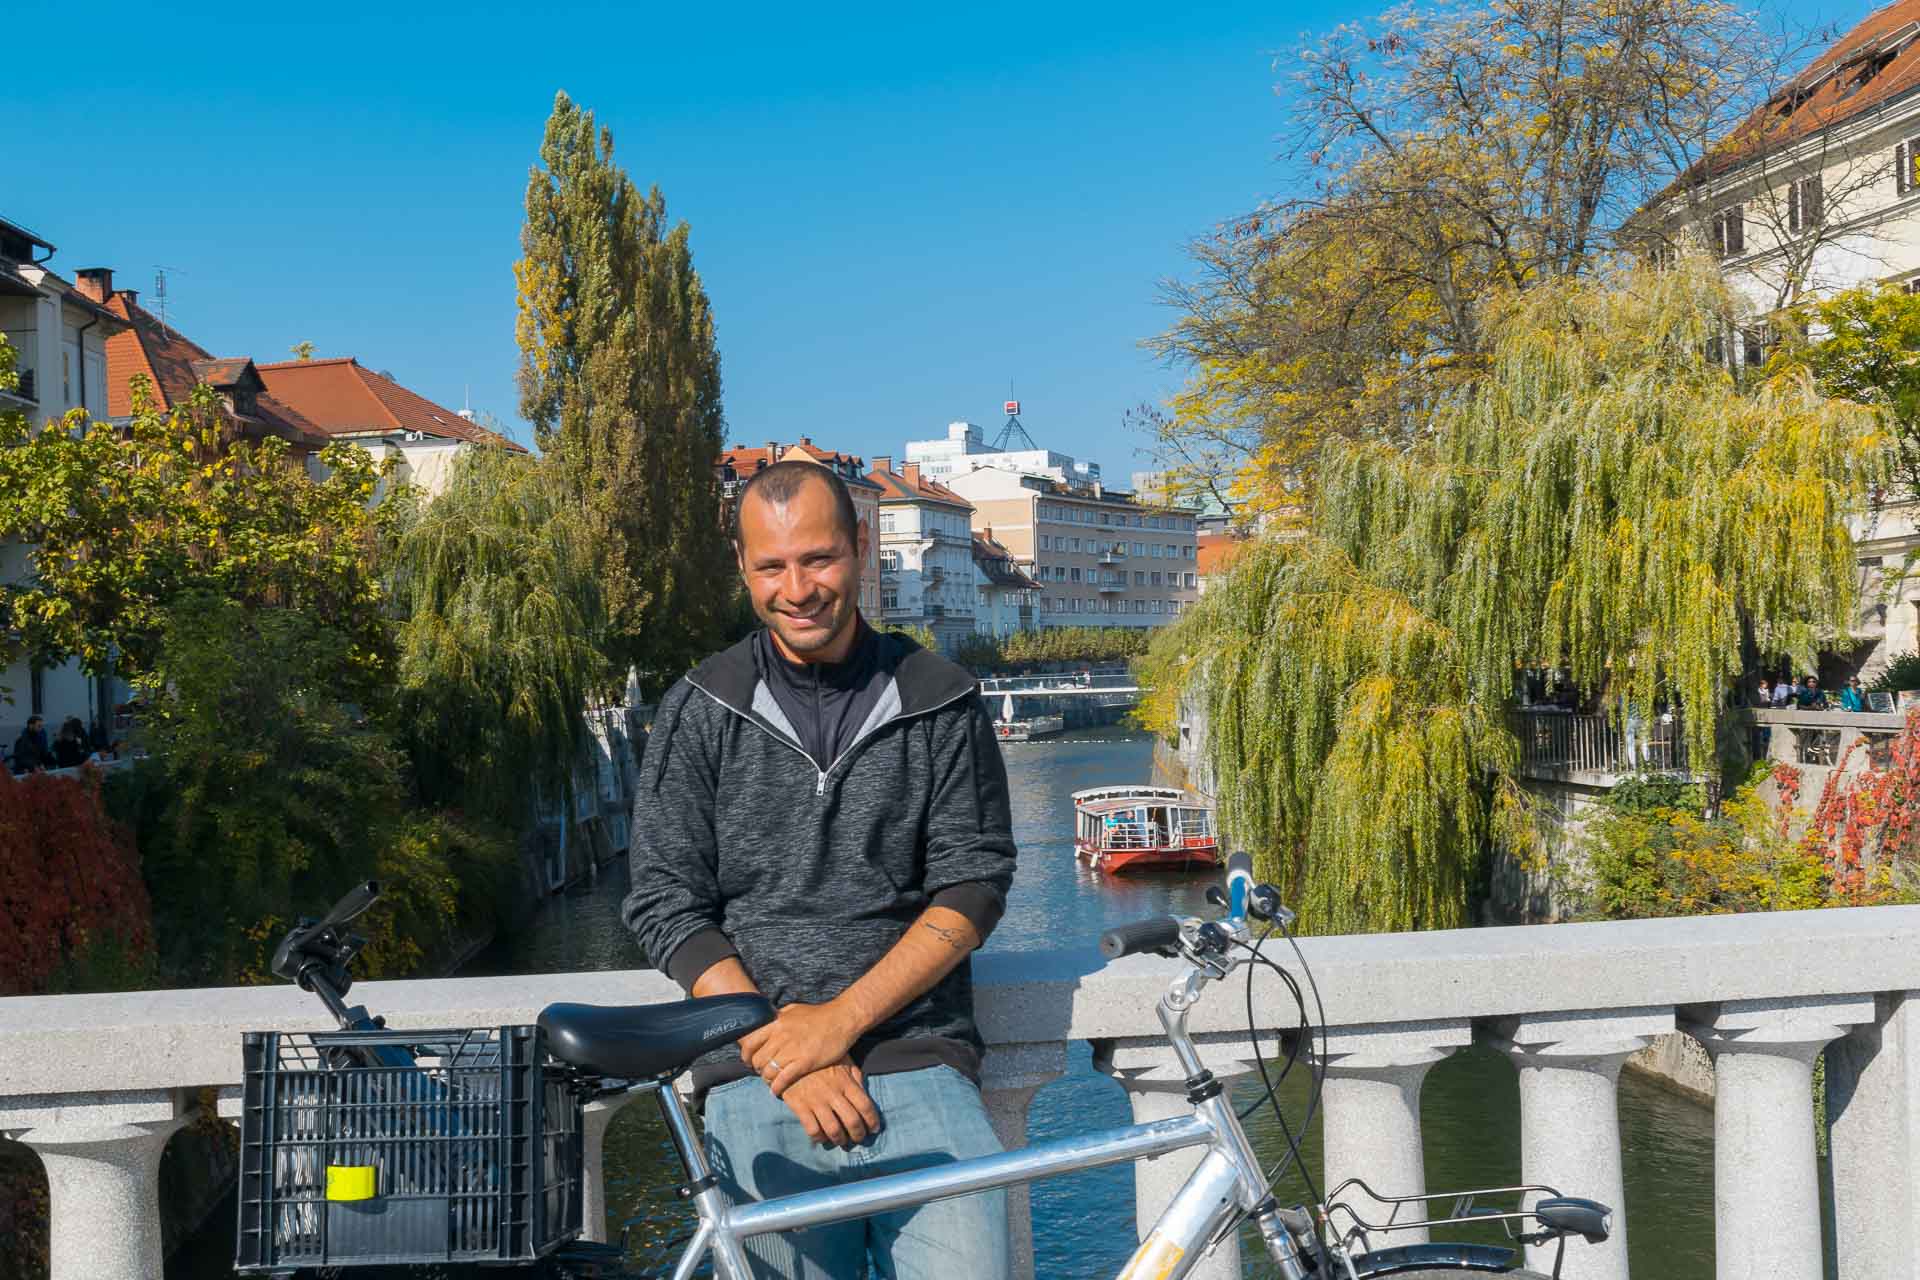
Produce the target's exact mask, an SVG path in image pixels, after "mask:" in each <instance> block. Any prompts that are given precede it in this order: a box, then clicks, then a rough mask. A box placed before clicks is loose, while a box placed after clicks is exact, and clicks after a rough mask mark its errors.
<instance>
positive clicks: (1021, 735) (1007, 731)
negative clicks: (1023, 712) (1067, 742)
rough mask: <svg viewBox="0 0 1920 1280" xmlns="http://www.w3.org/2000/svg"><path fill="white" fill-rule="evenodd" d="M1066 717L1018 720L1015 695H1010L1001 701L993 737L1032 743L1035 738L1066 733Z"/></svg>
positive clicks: (1005, 740) (1028, 717)
mask: <svg viewBox="0 0 1920 1280" xmlns="http://www.w3.org/2000/svg"><path fill="white" fill-rule="evenodd" d="M1066 727H1067V720H1066V717H1065V716H1027V717H1025V718H1024V719H1016V718H1015V717H1014V714H1013V695H1012V694H1008V695H1007V696H1006V697H1005V698H1003V699H1002V700H1001V703H1000V714H999V715H998V716H996V717H995V718H994V721H993V735H994V737H996V738H998V739H1000V741H1002V742H1031V741H1033V740H1034V739H1035V738H1045V737H1048V736H1049V735H1051V734H1056V733H1063V732H1065V731H1066Z"/></svg>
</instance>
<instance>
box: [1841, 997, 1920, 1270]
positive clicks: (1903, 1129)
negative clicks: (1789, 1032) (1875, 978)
mask: <svg viewBox="0 0 1920 1280" xmlns="http://www.w3.org/2000/svg"><path fill="white" fill-rule="evenodd" d="M1827 1136H1828V1141H1829V1143H1830V1144H1831V1149H1832V1153H1833V1159H1832V1170H1833V1213H1834V1247H1835V1252H1836V1254H1837V1255H1838V1257H1837V1261H1838V1262H1839V1266H1840V1277H1841V1280H1920V991H1901V992H1894V993H1892V994H1889V995H1882V996H1878V997H1876V998H1875V1000H1874V1020H1873V1022H1872V1023H1869V1024H1867V1025H1863V1026H1859V1027H1856V1028H1854V1030H1853V1031H1852V1032H1851V1033H1850V1034H1848V1035H1846V1036H1843V1037H1842V1038H1840V1039H1839V1040H1836V1041H1834V1042H1833V1043H1832V1044H1830V1045H1828V1046H1827Z"/></svg>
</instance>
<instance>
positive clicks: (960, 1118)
mask: <svg viewBox="0 0 1920 1280" xmlns="http://www.w3.org/2000/svg"><path fill="white" fill-rule="evenodd" d="M735 519H736V528H735V551H736V554H737V556H738V560H739V566H740V572H741V575H742V577H743V578H744V579H745V581H746V586H747V591H748V594H749V596H750V598H751V600H752V604H753V610H754V613H755V614H756V615H757V616H758V617H759V618H760V620H761V621H762V622H763V623H764V624H765V626H764V628H763V629H762V630H760V631H757V632H755V633H754V634H753V635H752V636H750V637H749V638H748V639H746V640H743V641H741V642H740V643H739V644H737V645H735V646H733V647H732V648H731V649H728V650H726V651H725V652H724V653H720V654H716V655H715V656H713V657H711V658H709V659H707V661H705V662H704V663H702V664H701V665H700V666H699V667H697V668H696V669H695V670H694V671H693V672H692V673H691V674H690V675H688V676H687V677H686V678H685V679H683V680H682V681H680V682H679V683H678V684H676V685H675V686H674V687H673V688H672V689H671V690H669V691H668V692H667V694H666V696H665V697H664V698H663V699H662V700H661V703H660V707H659V711H658V713H657V715H656V716H655V718H654V724H653V730H652V732H651V734H650V735H649V737H648V740H647V746H646V753H645V755H644V757H643V759H642V763H641V777H640V783H639V788H638V794H637V797H636V799H635V804H634V823H633V854H632V863H633V890H632V892H631V893H630V894H629V895H628V897H627V900H626V904H625V918H626V922H627V925H628V927H629V928H631V929H632V930H633V931H634V933H635V935H636V936H637V938H638V939H639V942H640V946H641V948H642V950H643V951H644V952H645V953H646V955H647V957H648V959H649V960H651V961H652V962H653V963H654V964H656V965H658V966H659V967H660V968H662V969H664V970H665V971H666V972H667V973H668V974H669V975H670V976H671V977H673V978H674V980H675V981H677V982H679V983H680V984H681V986H683V987H685V988H686V989H687V990H688V991H689V992H691V993H692V994H694V995H697V996H707V995H721V994H726V993H729V992H747V991H755V990H758V991H760V992H761V993H763V994H764V995H766V997H767V998H768V999H769V1000H771V1001H772V1002H773V1004H774V1005H775V1006H776V1007H777V1008H778V1009H779V1011H780V1012H779V1017H778V1019H777V1020H776V1021H775V1022H774V1023H773V1024H771V1025H770V1026H767V1027H764V1028H762V1029H760V1030H759V1031H756V1032H754V1033H753V1034H752V1035H750V1036H748V1037H747V1038H746V1039H744V1040H742V1041H741V1042H740V1045H739V1048H738V1049H737V1050H735V1049H731V1048H729V1049H725V1050H721V1051H719V1052H717V1053H714V1054H710V1055H708V1056H707V1057H706V1058H703V1059H702V1060H701V1061H700V1062H699V1063H697V1064H696V1065H695V1068H694V1086H695V1091H696V1094H697V1095H698V1096H701V1097H702V1098H703V1099H704V1105H705V1116H706V1134H707V1143H708V1147H709V1149H710V1153H711V1156H712V1159H713V1163H714V1167H715V1172H716V1175H717V1176H718V1177H719V1178H720V1181H721V1185H722V1186H723V1187H724V1188H725V1190H726V1191H727V1192H728V1194H729V1195H731V1196H733V1197H734V1198H735V1199H767V1198H770V1197H774V1196H779V1195H786V1194H791V1193H793V1192H797V1191H802V1190H808V1189H812V1188H815V1187H822V1186H830V1185H834V1184H837V1183H841V1182H844V1181H846V1180H848V1179H850V1178H858V1177H862V1176H868V1175H872V1174H877V1173H883V1172H891V1171H894V1170H899V1169H907V1168H914V1167H918V1166H923V1165H930V1164H943V1163H948V1162H950V1161H952V1160H956V1159H967V1158H971V1157H974V1156H979V1155H985V1154H989V1153H991V1152H994V1151H998V1150H999V1149H1000V1148H999V1144H998V1143H997V1142H996V1141H995V1139H994V1136H993V1131H992V1128H991V1127H990V1125H989V1124H988V1120H987V1114H986V1109H985V1107H984V1106H983V1105H982V1103H981V1100H980V1091H979V1086H978V1080H979V1067H980V1054H981V1049H982V1044H981V1040H980V1035H979V1032H978V1030H977V1029H976V1028H975V1026H974V1021H973V992H972V983H971V977H970V967H969V963H968V955H969V953H970V952H971V951H972V950H973V949H974V948H976V947H978V946H979V945H980V943H981V941H982V940H983V939H984V938H985V937H986V936H987V934H988V933H989V932H990V931H991V930H992V928H993V926H994V925H995V924H996V923H997V922H998V920H999V917H1000V913H1001V911H1002V910H1003V909H1004V907H1005V904H1006V893H1007V887H1008V885H1009V884H1010V883H1011V881H1012V878H1013V864H1014V848H1013V839H1012V834H1011V825H1012V824H1011V816H1010V813H1009V809H1008V802H1007V782H1006V769H1005V766H1004V765H1003V763H1002V762H1001V758H1000V748H999V744H998V743H997V742H996V741H995V738H994V733H993V720H992V717H991V716H990V715H989V714H988V712H987V709H986V707H985V705H984V704H983V703H982V702H981V700H980V695H979V693H978V691H977V689H976V687H975V684H974V681H973V680H972V678H971V677H970V676H968V675H967V674H966V672H964V671H962V670H961V669H960V668H959V667H956V666H954V665H953V664H952V663H950V662H948V661H946V660H945V659H944V658H941V657H939V656H938V655H936V654H933V653H930V652H927V651H925V650H923V649H920V648H918V647H917V646H915V645H914V644H913V643H912V642H910V641H907V640H905V639H904V638H902V637H898V636H893V635H881V634H879V633H876V632H875V631H873V630H872V629H871V628H870V627H868V626H867V624H866V622H865V620H864V619H862V618H861V616H860V611H859V608H858V606H857V601H858V599H859V590H860V567H861V565H862V564H863V563H864V562H865V560H866V548H867V537H868V535H867V531H866V530H865V529H864V528H861V527H860V525H859V523H858V521H857V519H856V517H855V515H854V510H853V503H852V499H851V498H850V497H849V495H848V494H847V490H846V487H845V486H844V485H843V484H842V483H841V482H840V480H839V479H838V478H837V477H836V476H834V475H833V474H832V473H831V472H829V471H827V470H826V469H825V468H822V467H817V466H815V465H813V464H811V463H805V462H798V461H795V462H781V463H776V464H774V465H773V466H771V467H768V468H766V469H765V470H763V471H760V472H757V473H756V474H755V475H754V476H753V478H752V479H751V480H750V481H749V482H748V484H747V486H746V488H745V490H744V491H743V492H742V494H741V495H740V499H739V505H738V507H737V513H736V517H735ZM748 1253H749V1255H750V1256H751V1258H752V1259H753V1265H754V1268H755V1274H756V1276H761V1277H782V1278H784V1280H799V1278H801V1277H805V1278H806V1280H861V1278H862V1277H864V1276H865V1275H866V1274H867V1267H868V1265H869V1262H870V1261H871V1263H872V1265H873V1266H874V1267H875V1268H877V1271H878V1274H879V1275H880V1276H881V1277H883V1278H884V1280H926V1278H931V1277H934V1276H942V1277H946V1276H968V1277H987V1278H988V1280H994V1278H996V1277H1004V1276H1005V1275H1006V1267H1007V1225H1006V1200H1005V1195H1004V1193H1003V1192H990V1193H985V1194H981V1195H974V1196H968V1197H964V1198H961V1199H957V1200H948V1201H943V1202H940V1203H938V1204H932V1205H925V1206H921V1207H919V1208H916V1209H913V1210H910V1211H904V1212H900V1213H894V1214H883V1215H878V1216H876V1217H873V1218H870V1219H867V1220H864V1221H858V1222H850V1223H841V1224H836V1225H833V1226H827V1227H820V1228H815V1229H812V1230H808V1231H804V1232H799V1233H794V1234H792V1235H783V1236H763V1237H759V1238H757V1239H755V1240H753V1241H750V1242H749V1245H748Z"/></svg>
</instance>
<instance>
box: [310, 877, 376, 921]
mask: <svg viewBox="0 0 1920 1280" xmlns="http://www.w3.org/2000/svg"><path fill="white" fill-rule="evenodd" d="M379 897H380V882H379V881H378V880H366V881H362V882H361V883H359V884H357V885H355V886H353V888H351V889H349V890H347V892H346V896H345V897H343V898H341V899H340V901H338V902H336V903H334V904H333V910H331V911H329V912H327V914H326V918H325V919H323V920H321V921H320V923H319V925H318V926H317V927H318V928H321V929H332V928H337V927H338V926H340V925H343V924H345V923H347V922H348V921H349V920H352V919H353V918H354V917H355V916H358V915H360V914H361V913H362V912H364V911H365V910H366V909H367V908H368V907H370V906H372V905H373V904H374V903H375V902H376V901H377V900H378V899H379Z"/></svg>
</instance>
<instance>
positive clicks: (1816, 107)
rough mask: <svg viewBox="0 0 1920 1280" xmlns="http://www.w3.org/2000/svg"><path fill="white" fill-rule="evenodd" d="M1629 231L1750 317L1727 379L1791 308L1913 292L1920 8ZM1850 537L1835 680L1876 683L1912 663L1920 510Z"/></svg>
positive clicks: (1818, 65) (1918, 242)
mask: <svg viewBox="0 0 1920 1280" xmlns="http://www.w3.org/2000/svg"><path fill="white" fill-rule="evenodd" d="M1636 230H1637V232H1638V233H1639V234H1641V235H1642V236H1643V237H1648V238H1652V239H1655V240H1657V241H1660V242H1664V244H1666V245H1673V246H1680V245H1685V244H1688V243H1692V244H1695V245H1702V246H1704V248H1705V249H1706V251H1707V252H1709V253H1711V254H1713V255H1714V256H1715V257H1717V258H1718V259H1719V260H1720V262H1721V264H1722V268H1723V270H1724V271H1725V273H1726V277H1727V280H1728V282H1729V284H1730V285H1731V286H1732V288H1733V289H1734V291H1735V293H1736V295H1737V296H1738V297H1739V298H1740V299H1741V300H1742V301H1743V303H1744V304H1745V311H1744V314H1743V315H1741V316H1739V317H1736V319H1735V321H1734V323H1733V324H1732V326H1731V327H1730V328H1729V330H1728V332H1727V333H1726V335H1725V336H1724V338H1723V340H1722V341H1721V342H1720V343H1719V344H1717V345H1716V346H1715V348H1713V350H1714V353H1715V355H1716V356H1717V358H1719V359H1721V360H1723V361H1725V362H1726V363H1727V365H1728V366H1729V367H1730V368H1731V369H1733V370H1735V371H1736V372H1738V371H1740V370H1742V369H1747V368H1758V367H1759V366H1761V365H1763V364H1765V363H1766V361H1767V359H1768V356H1769V349H1770V347H1771V345H1772V343H1773V342H1774V340H1775V326H1774V324H1773V317H1774V316H1775V315H1777V314H1778V313H1779V312H1781V311H1782V310H1783V309H1785V308H1788V307H1791V306H1793V305H1795V304H1797V303H1801V302H1804V301H1807V300H1809V299H1814V298H1819V297H1823V296H1828V295H1831V294H1833V293H1835V292H1838V291H1841V290H1845V289H1851V288H1855V287H1860V286H1873V285H1890V286H1893V287H1897V288H1899V289H1902V290H1904V291H1905V292H1908V293H1915V292H1920V2H1916V0H1903V3H1899V4H1893V5H1889V6H1887V7H1885V8H1882V9H1880V10H1879V11H1878V12H1876V13H1874V14H1873V15H1872V16H1870V17H1869V18H1867V19H1866V20H1865V21H1864V22H1862V23H1860V24H1859V25H1858V26H1856V27H1855V28H1853V29H1852V30H1851V31H1849V32H1848V33H1847V34H1846V35H1844V36H1842V37H1841V38H1840V39H1839V40H1837V41H1835V42H1834V44H1833V46H1832V47H1831V48H1829V49H1828V50H1827V51H1826V53H1824V54H1822V55H1821V56H1820V57H1819V58H1817V59H1816V60H1815V61H1814V62H1813V64H1812V65H1811V66H1810V67H1808V69H1807V70H1806V71H1805V72H1803V73H1802V74H1801V75H1799V76H1798V77H1796V78H1794V79H1793V80H1792V81H1790V82H1789V83H1788V84H1787V85H1786V87H1785V88H1783V89H1782V90H1781V91H1780V92H1779V93H1778V94H1776V95H1775V97H1774V98H1773V100H1772V101H1770V102H1769V103H1768V104H1767V105H1766V106H1765V107H1764V108H1763V109H1762V111H1761V112H1759V113H1758V114H1756V116H1755V117H1754V119H1753V120H1751V121H1749V122H1748V124H1747V125H1746V126H1743V128H1742V130H1740V131H1738V132H1736V134H1735V135H1734V136H1733V137H1731V138H1730V139H1728V140H1727V141H1726V142H1725V143H1723V144H1722V146H1721V147H1720V148H1719V149H1717V150H1716V152H1715V153H1714V154H1713V156H1711V157H1710V158H1709V159H1708V160H1707V161H1705V162H1703V163H1702V164H1701V165H1700V166H1699V167H1698V168H1697V169H1696V170H1695V171H1694V172H1693V173H1691V174H1689V175H1688V176H1687V178H1686V179H1684V180H1683V181H1682V182H1679V183H1676V184H1674V186H1673V187H1672V188H1670V189H1669V191H1668V193H1667V194H1666V195H1665V196H1664V197H1663V198H1662V199H1661V200H1659V201H1656V202H1654V203H1653V204H1651V205H1649V206H1648V208H1647V209H1645V210H1643V211H1642V212H1641V214H1640V215H1638V217H1637V218H1636ZM1853 535H1854V539H1855V542H1856V544H1857V546H1858V549H1859V551H1860V556H1861V560H1860V565H1861V586H1862V590H1861V600H1862V606H1861V612H1860V615H1859V616H1858V618H1857V619H1856V622H1855V626H1854V634H1855V636H1856V637H1857V638H1859V639H1860V640H1862V641H1863V642H1864V643H1863V644H1862V646H1861V647H1860V648H1859V649H1857V650H1855V651H1853V652H1851V653H1850V654H1848V655H1847V660H1846V662H1845V663H1844V664H1843V665H1844V667H1845V668H1847V669H1860V670H1864V671H1866V672H1868V673H1871V672H1872V671H1873V670H1875V669H1877V668H1878V667H1880V666H1882V665H1884V663H1885V661H1886V659H1887V658H1888V657H1889V656H1890V655H1892V654H1895V653H1901V652H1905V651H1908V650H1913V649H1916V648H1920V575H1914V574H1911V573H1909V574H1907V576H1906V577H1905V578H1904V579H1903V580H1899V581H1895V579H1896V578H1897V577H1898V575H1899V574H1900V573H1901V572H1902V568H1903V566H1904V564H1905V561H1906V558H1907V556H1908V555H1909V554H1910V553H1911V552H1912V551H1913V550H1914V549H1915V548H1916V547H1920V508H1917V507H1916V505H1915V504H1914V503H1912V502H1910V501H1909V502H1899V503H1894V504H1890V505H1889V506H1887V507H1884V508H1882V509H1880V510H1877V511H1873V512H1870V513H1865V514H1863V515H1861V516H1860V517H1857V518H1856V519H1855V520H1854V521H1853ZM1889 586H1891V588H1892V589H1891V591H1889ZM1827 674H1829V675H1831V674H1834V673H1827Z"/></svg>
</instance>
